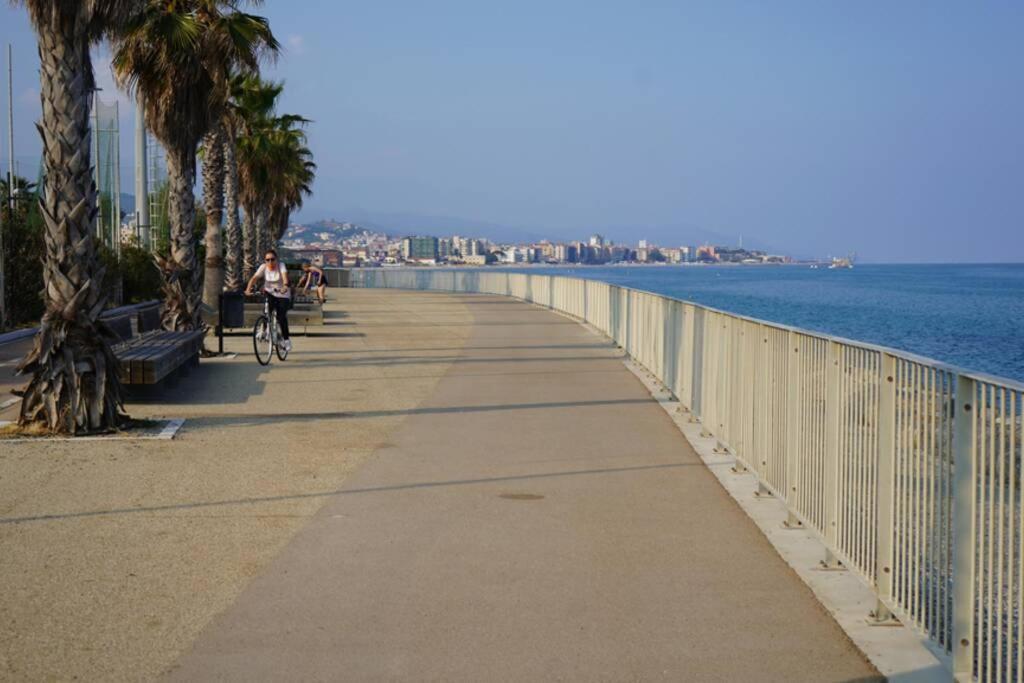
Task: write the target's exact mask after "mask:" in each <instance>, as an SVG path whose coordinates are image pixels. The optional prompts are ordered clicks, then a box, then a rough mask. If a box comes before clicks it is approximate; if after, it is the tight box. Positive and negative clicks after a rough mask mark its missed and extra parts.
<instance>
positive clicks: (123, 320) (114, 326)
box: [103, 315, 132, 342]
mask: <svg viewBox="0 0 1024 683" xmlns="http://www.w3.org/2000/svg"><path fill="white" fill-rule="evenodd" d="M103 322H105V323H106V324H107V327H109V328H110V330H111V331H112V332H113V333H114V334H115V335H116V336H117V338H118V341H123V342H125V341H128V340H129V339H131V338H132V318H131V316H130V315H119V316H116V317H111V318H105V319H104V320H103Z"/></svg>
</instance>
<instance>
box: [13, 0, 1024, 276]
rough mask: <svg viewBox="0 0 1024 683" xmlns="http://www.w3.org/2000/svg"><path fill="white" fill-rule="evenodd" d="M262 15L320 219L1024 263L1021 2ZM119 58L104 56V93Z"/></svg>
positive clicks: (597, 1)
mask: <svg viewBox="0 0 1024 683" xmlns="http://www.w3.org/2000/svg"><path fill="white" fill-rule="evenodd" d="M256 11H258V12H259V13H262V14H265V15H267V16H268V17H269V18H270V21H271V25H272V27H273V29H274V31H275V32H276V34H277V35H278V37H279V39H280V40H281V42H282V43H283V44H284V46H285V51H284V53H283V54H282V56H281V58H280V59H279V60H278V62H277V64H276V65H275V66H273V67H272V68H268V69H267V71H268V73H269V75H271V76H272V77H274V78H278V79H284V80H285V82H286V89H285V94H284V96H283V102H282V110H283V111H288V112H293V113H298V114H302V115H304V116H307V117H308V118H311V119H313V121H314V122H313V124H312V125H311V126H310V130H309V134H310V141H311V147H312V149H313V152H314V154H315V156H316V161H317V164H318V166H319V173H318V178H317V181H316V184H315V186H314V190H315V192H314V195H313V196H312V197H311V198H310V199H309V200H307V204H306V207H305V209H304V210H303V212H302V213H301V215H300V216H299V218H300V219H302V220H305V221H311V220H316V219H319V218H329V217H333V218H336V219H342V220H343V219H346V218H347V217H350V216H370V217H373V216H375V215H382V216H388V215H394V214H402V215H403V216H406V217H409V216H412V217H424V219H425V220H426V219H427V218H432V219H433V220H432V222H433V223H434V224H436V223H437V220H438V219H437V217H452V218H453V219H454V218H458V219H459V220H460V225H461V224H465V222H466V221H469V222H470V223H472V222H473V221H478V222H480V223H481V225H484V224H497V225H502V226H510V227H511V228H515V229H520V230H523V231H528V232H529V233H532V234H543V235H548V236H550V237H551V238H553V239H569V238H585V237H586V236H588V235H589V234H591V233H593V232H601V233H603V234H605V235H607V236H608V237H611V238H612V239H615V240H619V241H625V242H634V243H635V242H636V240H639V239H648V240H651V241H655V242H659V243H661V244H664V245H685V244H691V243H693V242H694V241H698V238H699V237H700V236H703V235H707V234H709V233H713V234H717V235H720V236H722V239H723V240H728V241H730V242H733V243H735V242H737V241H738V240H739V237H740V236H741V235H742V237H743V240H744V244H746V245H760V246H765V247H769V248H771V249H772V250H775V251H781V252H787V253H792V254H796V255H800V256H825V255H828V254H833V255H836V254H846V253H849V252H856V253H857V254H858V255H859V257H860V258H861V259H862V260H864V261H875V262H973V261H996V262H1009V261H1013V262H1020V261H1024V41H1022V40H1021V39H1020V35H1021V34H1020V30H1021V26H1024V3H1020V2H1002V1H999V0H996V1H993V2H985V3H968V2H938V1H934V2H916V1H912V0H901V1H900V2H880V1H878V2H854V1H853V0H849V1H847V2H817V1H811V0H806V1H802V2H797V1H784V0H780V1H779V2H731V1H728V0H715V1H714V2H674V1H673V2H669V1H665V2H655V1H642V0H634V1H633V2H625V1H622V2H607V1H603V0H588V1H582V0H580V1H577V0H546V1H543V2H542V1H540V0H517V2H514V3H492V2H487V3H484V2H479V0H475V1H474V0H435V1H434V2H431V3H423V2H418V1H408V2H406V1H397V0H381V1H380V2H373V3H368V2H350V1H348V0H340V1H334V0H331V1H328V0H302V2H294V1H292V2H286V1H285V0H267V2H266V3H265V4H264V5H263V6H262V8H260V9H259V10H256ZM7 42H10V43H12V44H13V45H14V59H15V71H16V73H15V93H14V100H15V118H16V122H15V127H16V131H15V138H16V139H15V145H16V152H17V155H18V158H19V164H20V165H23V166H33V167H34V166H37V165H38V156H39V142H38V136H37V134H36V133H35V130H34V128H33V127H32V121H33V120H34V119H35V118H36V117H38V113H39V102H38V80H37V68H38V59H37V57H36V54H35V51H36V46H35V39H34V35H33V34H32V32H31V29H30V26H29V24H28V21H27V18H26V16H25V13H24V10H22V9H16V8H11V7H10V6H8V5H7V3H2V4H0V43H7ZM108 54H109V50H106V49H105V48H102V47H100V48H98V49H97V51H96V56H95V62H96V64H97V71H98V73H99V80H100V83H101V85H102V87H104V92H103V97H104V98H105V99H110V98H113V97H114V96H115V95H116V89H115V88H114V86H113V83H112V80H111V79H110V76H109V66H108V59H107V57H106V55H108ZM5 66H6V64H5ZM121 97H123V95H122V96H121ZM0 100H3V101H4V104H6V94H4V95H0ZM124 102H125V104H122V107H121V111H122V131H123V136H124V137H123V142H122V145H121V147H122V152H123V154H125V156H124V157H123V162H122V163H123V164H124V167H125V169H126V175H125V179H124V181H123V183H122V184H123V186H124V187H125V188H131V187H132V184H131V180H130V178H129V177H128V175H127V173H128V170H129V169H130V168H131V153H132V148H131V131H132V127H133V125H134V116H133V110H132V107H131V106H130V103H129V102H128V101H127V100H124ZM4 123H6V121H5V122H4ZM5 137H6V136H5ZM2 148H3V150H4V161H3V162H0V166H5V165H6V140H5V141H4V143H3V145H2ZM129 191H130V190H129ZM442 221H443V218H442ZM453 223H454V220H453ZM482 232H485V231H482Z"/></svg>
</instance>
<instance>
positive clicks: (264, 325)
mask: <svg viewBox="0 0 1024 683" xmlns="http://www.w3.org/2000/svg"><path fill="white" fill-rule="evenodd" d="M252 348H253V351H255V352H256V360H258V361H259V363H260V365H267V364H268V363H270V357H271V354H273V353H274V340H273V338H272V337H271V334H270V321H269V320H267V316H265V315H261V316H260V317H259V318H257V319H256V324H255V325H253V326H252Z"/></svg>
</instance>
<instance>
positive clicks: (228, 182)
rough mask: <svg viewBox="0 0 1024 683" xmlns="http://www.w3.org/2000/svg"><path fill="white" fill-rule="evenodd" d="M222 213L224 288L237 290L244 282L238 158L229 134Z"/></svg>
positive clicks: (227, 138) (225, 151)
mask: <svg viewBox="0 0 1024 683" xmlns="http://www.w3.org/2000/svg"><path fill="white" fill-rule="evenodd" d="M224 213H225V216H226V218H225V221H224V238H225V242H226V245H225V250H224V251H225V256H224V289H225V290H227V291H229V292H237V291H238V290H240V289H242V287H244V286H245V283H244V282H242V226H241V223H240V221H239V216H238V159H237V158H236V157H235V141H234V139H233V138H232V136H231V135H230V134H229V135H226V136H225V137H224ZM250 277H251V275H250Z"/></svg>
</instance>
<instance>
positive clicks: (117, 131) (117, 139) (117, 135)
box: [112, 100, 121, 257]
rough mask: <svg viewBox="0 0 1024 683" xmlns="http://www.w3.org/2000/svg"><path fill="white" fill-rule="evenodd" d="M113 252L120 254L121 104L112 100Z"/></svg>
mask: <svg viewBox="0 0 1024 683" xmlns="http://www.w3.org/2000/svg"><path fill="white" fill-rule="evenodd" d="M113 229H114V234H113V236H112V239H113V241H114V244H113V246H114V253H115V254H116V255H117V256H118V257H120V256H121V104H120V102H118V101H117V100H114V220H113Z"/></svg>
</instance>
